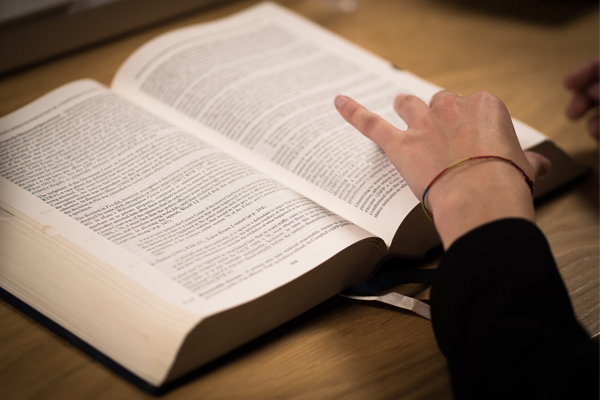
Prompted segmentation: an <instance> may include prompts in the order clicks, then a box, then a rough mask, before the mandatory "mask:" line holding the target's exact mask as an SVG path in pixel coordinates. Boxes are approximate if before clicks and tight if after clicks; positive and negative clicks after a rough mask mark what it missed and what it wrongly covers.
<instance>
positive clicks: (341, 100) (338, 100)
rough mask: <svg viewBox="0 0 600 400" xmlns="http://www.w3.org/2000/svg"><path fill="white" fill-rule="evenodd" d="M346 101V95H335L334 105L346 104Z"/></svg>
mask: <svg viewBox="0 0 600 400" xmlns="http://www.w3.org/2000/svg"><path fill="white" fill-rule="evenodd" d="M347 101H348V98H347V97H346V96H341V95H340V96H337V97H336V98H335V106H336V107H342V106H343V105H344V104H346V102H347Z"/></svg>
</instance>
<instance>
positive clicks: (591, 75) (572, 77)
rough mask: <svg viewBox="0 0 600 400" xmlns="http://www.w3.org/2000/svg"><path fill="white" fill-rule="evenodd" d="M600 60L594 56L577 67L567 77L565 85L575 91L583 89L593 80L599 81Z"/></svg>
mask: <svg viewBox="0 0 600 400" xmlns="http://www.w3.org/2000/svg"><path fill="white" fill-rule="evenodd" d="M599 66H600V60H599V59H598V58H594V59H592V60H590V61H588V62H586V63H585V64H583V65H581V66H579V67H577V68H575V70H573V71H572V72H571V73H570V74H569V75H568V76H567V77H566V78H565V82H564V84H565V87H566V88H567V89H571V90H574V91H582V90H583V89H585V88H586V87H587V86H589V85H590V84H591V83H593V82H597V81H598V67H599Z"/></svg>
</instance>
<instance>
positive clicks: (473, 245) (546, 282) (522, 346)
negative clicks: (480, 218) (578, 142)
mask: <svg viewBox="0 0 600 400" xmlns="http://www.w3.org/2000/svg"><path fill="white" fill-rule="evenodd" d="M431 311H432V322H433V329H434V332H435V336H436V339H437V341H438V345H439V347H440V349H441V350H442V352H443V353H444V355H445V356H446V359H447V362H448V368H449V370H450V376H451V380H452V385H453V390H454V394H455V396H456V398H457V399H511V400H512V399H521V398H523V399H588V398H589V399H594V400H598V398H599V393H598V385H599V373H600V372H599V364H600V361H599V348H598V343H597V342H592V341H591V340H590V339H589V338H588V336H587V334H586V333H585V331H584V330H583V329H582V328H581V326H580V325H579V324H578V322H577V320H576V318H575V315H574V313H573V308H572V307H571V303H570V300H569V296H568V294H567V291H566V289H565V286H564V284H563V281H562V279H561V277H560V274H559V272H558V269H557V267H556V263H555V262H554V258H553V257H552V253H551V251H550V248H549V246H548V242H547V241H546V238H545V237H544V235H543V234H542V232H541V231H540V230H539V229H538V228H537V226H535V225H534V224H532V223H530V222H528V221H525V220H521V219H505V220H500V221H495V222H492V223H490V224H487V225H484V226H482V227H479V228H477V229H475V230H473V231H472V232H469V233H468V234H466V235H465V236H463V237H461V238H459V239H458V240H457V241H456V242H455V243H453V244H452V246H451V247H450V248H449V249H448V251H447V253H446V254H445V255H444V258H443V259H442V261H441V263H440V266H439V268H438V272H437V274H436V278H435V282H434V283H433V286H432V288H431Z"/></svg>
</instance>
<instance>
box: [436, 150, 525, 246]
mask: <svg viewBox="0 0 600 400" xmlns="http://www.w3.org/2000/svg"><path fill="white" fill-rule="evenodd" d="M426 201H427V206H428V207H429V209H430V211H431V212H432V213H433V215H434V222H435V226H436V229H437V230H438V233H439V234H440V237H441V239H442V243H443V244H444V248H448V247H449V246H450V245H451V244H452V243H453V242H454V241H455V240H456V239H458V238H459V237H460V236H462V235H464V234H465V233H467V232H469V231H471V230H472V229H474V228H476V227H478V226H481V225H484V224H486V223H488V222H491V221H494V220H498V219H504V218H524V219H527V220H530V221H532V222H533V221H535V214H534V209H533V201H532V197H531V190H530V188H529V186H528V185H527V183H526V182H525V181H524V179H523V175H522V174H521V172H520V171H519V170H518V169H516V168H514V167H513V166H512V165H510V164H508V163H505V162H497V161H495V160H477V161H472V162H469V163H465V164H464V165H459V166H457V167H455V168H453V169H452V170H450V171H448V173H447V174H445V175H444V176H442V177H440V179H438V180H437V181H436V182H435V185H433V186H432V187H431V189H430V190H429V192H428V194H427V199H426Z"/></svg>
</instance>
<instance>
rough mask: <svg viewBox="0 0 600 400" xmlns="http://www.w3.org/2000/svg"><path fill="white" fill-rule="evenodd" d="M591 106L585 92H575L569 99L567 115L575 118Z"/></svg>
mask: <svg viewBox="0 0 600 400" xmlns="http://www.w3.org/2000/svg"><path fill="white" fill-rule="evenodd" d="M591 106H592V104H591V103H590V99H589V98H588V97H587V96H586V95H585V94H583V93H577V94H576V95H575V96H574V97H573V100H571V104H569V105H568V106H567V117H569V118H572V119H577V118H579V117H581V116H582V115H583V114H585V113H586V111H587V110H589V109H590V107H591Z"/></svg>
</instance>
